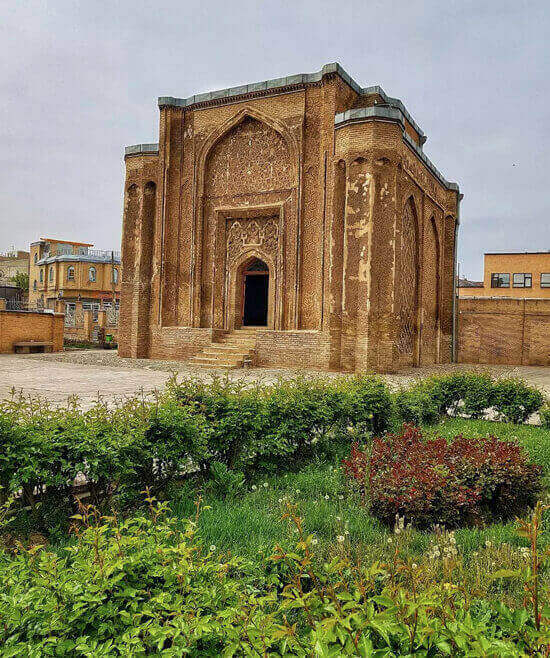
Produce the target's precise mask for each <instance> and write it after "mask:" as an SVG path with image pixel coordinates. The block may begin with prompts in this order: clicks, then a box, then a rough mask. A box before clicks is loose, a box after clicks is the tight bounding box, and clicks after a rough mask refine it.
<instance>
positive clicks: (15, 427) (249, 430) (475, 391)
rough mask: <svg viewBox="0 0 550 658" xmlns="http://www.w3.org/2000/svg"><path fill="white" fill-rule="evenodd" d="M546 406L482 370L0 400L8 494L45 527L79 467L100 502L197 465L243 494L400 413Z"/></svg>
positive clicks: (521, 416)
mask: <svg viewBox="0 0 550 658" xmlns="http://www.w3.org/2000/svg"><path fill="white" fill-rule="evenodd" d="M542 403H543V397H542V395H541V394H540V393H539V392H538V391H537V390H536V389H534V388H532V387H529V386H527V385H525V384H524V383H523V382H521V381H517V380H512V379H505V380H492V379H491V378H490V377H488V376H487V375H479V374H473V373H458V374H453V375H448V376H444V377H433V378H429V379H427V380H424V381H421V382H419V383H418V384H416V385H415V386H413V387H411V388H410V389H408V390H406V391H402V392H399V393H397V394H395V395H392V394H391V393H390V391H389V389H388V387H387V386H386V384H385V383H384V382H383V381H382V380H381V379H379V378H377V377H373V376H368V377H367V376H365V377H351V378H335V379H327V378H319V379H306V378H297V379H294V380H286V381H279V382H277V383H275V384H273V385H271V386H259V385H256V386H245V385H243V384H239V383H234V382H230V381H228V380H222V379H219V380H214V381H212V382H210V383H204V382H200V381H195V380H192V379H190V380H185V381H183V382H180V383H176V382H175V381H172V382H171V383H170V385H169V386H168V387H167V390H166V392H165V394H163V395H162V396H160V397H159V398H158V399H157V400H154V401H146V400H144V399H140V398H135V399H132V400H129V401H127V402H125V403H123V404H119V405H115V406H111V405H108V404H104V403H102V402H101V401H100V402H98V403H97V404H96V405H94V406H93V407H92V408H91V409H89V410H86V411H84V410H82V409H80V408H79V407H78V406H77V405H76V404H69V405H68V406H67V407H65V408H61V409H60V408H56V407H54V406H50V405H47V404H44V403H36V402H33V401H29V400H27V399H23V398H14V399H11V400H8V401H4V402H3V403H0V503H1V502H2V495H6V493H8V492H10V491H20V492H21V496H20V499H19V500H20V504H21V507H22V508H24V509H25V510H26V511H25V514H29V513H30V514H31V515H32V517H33V525H37V524H38V525H42V526H43V527H45V528H47V527H52V526H55V525H56V524H57V523H58V522H59V521H60V520H63V519H67V518H68V516H69V515H70V513H71V512H72V511H74V505H75V502H74V497H73V485H74V482H75V480H77V478H79V477H81V476H83V477H84V478H85V480H86V482H87V486H88V489H89V492H90V496H91V501H92V502H93V503H94V504H95V505H98V506H99V507H102V506H105V505H108V506H110V505H113V504H114V503H115V502H117V500H118V502H120V503H121V504H124V505H126V504H128V503H130V502H131V501H132V500H133V499H136V498H139V496H140V493H141V492H142V491H143V490H145V489H146V488H147V489H149V490H150V491H152V492H153V493H156V492H158V491H160V490H162V489H164V488H166V487H167V486H168V485H169V484H170V482H172V481H173V480H174V479H176V478H180V477H181V476H182V475H183V474H185V473H187V472H189V471H193V470H198V471H199V473H200V474H201V475H202V476H203V477H204V478H205V479H206V480H208V479H216V478H217V480H218V483H217V486H219V487H220V488H225V489H226V490H228V491H229V490H231V491H234V490H235V488H236V485H235V483H236V482H239V481H240V480H241V479H242V478H253V477H256V476H257V475H258V474H259V473H260V472H265V471H268V472H269V471H281V470H285V469H294V468H299V467H301V466H303V465H304V464H306V463H308V462H310V461H312V460H314V459H327V458H333V459H334V458H335V456H337V455H342V454H343V452H347V449H348V448H349V444H350V442H351V439H352V438H353V437H357V436H364V435H365V434H371V435H377V436H380V435H383V434H384V432H386V431H387V430H388V429H390V428H391V426H392V425H395V424H396V421H397V422H398V423H399V424H400V423H402V422H403V421H406V422H411V423H415V424H427V423H431V422H434V421H435V420H437V418H438V417H439V416H440V415H441V414H443V413H450V414H453V413H457V412H462V413H466V414H468V415H470V416H472V417H474V418H477V417H479V416H480V415H482V414H483V413H484V411H485V410H486V409H487V408H494V409H496V411H497V413H498V414H499V415H500V416H501V417H502V418H504V419H506V420H511V421H513V422H521V421H524V420H525V419H526V418H527V417H528V416H529V415H530V414H531V413H533V412H534V411H536V410H538V409H539V408H540V407H541V406H542ZM543 418H546V416H544V414H543ZM213 465H215V466H214V468H213ZM224 467H225V470H224ZM227 469H229V470H230V471H231V472H232V473H235V474H236V477H235V478H233V477H232V476H231V475H227V473H226V471H227ZM241 476H242V477H241ZM224 483H225V484H224ZM115 497H116V499H117V500H115Z"/></svg>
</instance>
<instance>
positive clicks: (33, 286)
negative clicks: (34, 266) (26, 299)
mask: <svg viewBox="0 0 550 658" xmlns="http://www.w3.org/2000/svg"><path fill="white" fill-rule="evenodd" d="M32 289H33V290H34V292H36V279H35V280H34V283H33V284H32Z"/></svg>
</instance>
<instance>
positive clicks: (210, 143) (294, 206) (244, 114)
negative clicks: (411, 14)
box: [191, 106, 301, 329]
mask: <svg viewBox="0 0 550 658" xmlns="http://www.w3.org/2000/svg"><path fill="white" fill-rule="evenodd" d="M245 119H253V120H255V121H259V122H261V123H263V124H265V125H267V126H268V127H270V128H271V129H272V130H274V131H275V132H276V133H277V134H279V135H280V136H281V137H282V139H283V140H284V142H285V144H286V145H287V148H288V153H289V165H290V167H291V179H292V181H293V182H292V190H293V192H292V196H293V197H294V198H292V199H291V198H288V199H286V200H284V199H281V200H280V201H277V202H275V203H273V204H270V205H271V206H273V207H275V206H276V207H278V214H279V215H280V218H281V221H280V234H279V235H280V242H281V247H282V241H283V240H286V239H288V237H289V236H291V235H293V234H295V238H293V239H295V240H296V247H295V251H296V253H295V254H294V255H293V257H292V258H291V259H286V258H285V259H284V262H283V258H282V256H281V258H278V260H277V263H276V264H273V265H270V268H271V269H270V272H269V274H270V277H271V278H270V294H274V295H275V298H274V304H273V305H271V308H272V309H273V311H272V312H273V313H274V315H273V316H272V317H271V325H270V326H274V327H275V328H281V327H280V325H281V322H282V316H283V310H282V309H281V308H279V306H280V300H281V299H282V297H281V295H280V291H279V288H280V287H281V285H282V283H281V282H282V278H283V276H286V274H283V270H285V271H286V268H287V267H290V268H291V269H292V270H293V274H292V275H291V278H292V279H293V281H292V282H290V281H289V282H288V283H289V284H290V285H291V287H292V289H294V295H293V299H292V301H291V302H290V304H289V308H288V310H285V312H284V315H285V318H286V317H288V318H293V320H290V322H293V324H294V325H296V326H297V322H298V318H297V308H298V287H299V279H300V273H299V254H298V249H299V246H298V242H299V235H300V200H301V173H300V172H301V158H300V143H299V137H297V136H296V135H295V134H293V131H292V130H291V129H290V128H289V126H287V125H286V124H285V123H284V122H282V121H280V120H278V119H276V118H273V117H270V116H268V115H266V114H264V113H263V112H261V111H259V110H257V109H256V108H252V107H250V106H246V107H244V108H242V109H241V110H239V111H238V112H236V113H235V114H234V115H232V116H231V117H229V118H228V119H227V120H226V121H224V122H223V123H222V124H221V125H220V126H218V127H217V128H215V129H214V130H213V131H212V132H211V133H210V134H209V135H208V137H207V138H206V139H205V141H204V143H203V144H202V145H201V146H200V148H199V151H198V155H197V157H196V160H195V171H196V183H195V186H194V191H193V201H194V202H193V209H194V216H193V237H192V242H193V246H192V249H193V257H192V259H193V265H192V267H193V274H192V279H193V282H192V293H191V294H192V299H193V302H192V304H193V311H192V313H193V317H194V322H195V323H196V324H197V326H205V325H204V324H202V321H201V314H202V313H203V310H202V303H203V302H202V299H201V278H202V268H203V267H204V265H203V262H202V260H203V259H202V254H201V251H202V243H203V239H204V231H205V217H204V214H205V196H204V191H205V184H206V171H207V165H208V157H209V155H210V153H211V151H212V149H213V148H214V146H215V145H216V144H217V143H218V142H219V141H220V140H221V139H223V137H224V136H225V135H227V134H228V133H229V132H230V131H231V130H232V129H233V128H235V127H236V126H239V125H240V124H241V123H242V122H243V121H244V120H245ZM249 209H250V206H248V205H245V204H243V205H242V207H241V206H235V207H232V208H231V212H232V213H233V214H235V213H238V212H239V211H248V210H249ZM283 209H284V210H283ZM215 215H216V220H215V221H216V228H215V231H216V238H215V240H216V242H218V241H219V240H221V239H222V233H224V231H225V229H223V230H221V229H220V226H219V221H218V220H219V217H221V214H220V213H219V212H218V211H217V210H216V211H215ZM283 217H284V219H283ZM283 224H284V226H283ZM283 233H284V235H283ZM259 257H260V258H262V260H265V258H263V257H262V256H261V255H260V256H259ZM294 261H295V262H294ZM266 262H267V261H266ZM275 275H276V277H277V279H275V278H274V277H275ZM214 279H215V276H214V277H213V283H212V286H213V288H212V292H211V302H212V304H213V303H214V299H215V295H216V293H215V291H214V285H215V284H214ZM294 279H295V281H294ZM272 281H273V286H271V282H272ZM229 285H231V281H229V282H228V281H226V285H225V291H224V293H225V302H226V303H225V307H226V308H225V310H224V316H225V317H224V325H225V328H226V329H231V325H232V323H231V320H232V318H233V317H234V316H233V315H232V314H231V312H230V313H229V315H228V314H227V308H228V307H230V306H231V303H232V302H231V293H230V291H229V289H228V286H229ZM271 288H273V291H271ZM209 312H210V317H211V319H212V326H215V325H216V320H215V319H214V309H213V307H212V308H211V309H209ZM270 312H271V311H270ZM268 319H269V318H268ZM285 321H286V320H285Z"/></svg>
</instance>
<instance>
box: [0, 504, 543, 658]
mask: <svg viewBox="0 0 550 658" xmlns="http://www.w3.org/2000/svg"><path fill="white" fill-rule="evenodd" d="M150 502H151V501H150ZM287 516H290V517H291V518H292V519H293V522H294V523H295V525H296V530H297V533H298V534H297V536H298V541H297V544H296V547H295V549H294V550H292V551H289V552H286V551H284V550H283V549H282V548H280V547H276V548H275V551H274V554H273V555H272V556H271V557H270V558H269V559H268V561H267V564H266V565H265V566H262V567H261V568H260V569H258V568H257V567H256V568H254V565H252V564H251V563H248V562H245V561H242V560H239V559H237V558H234V557H229V556H225V555H222V554H220V553H219V552H218V551H217V549H216V547H215V546H211V547H209V548H207V547H204V546H202V545H201V541H200V538H199V537H198V536H197V534H196V527H195V524H194V522H191V521H187V522H186V523H185V524H182V523H181V521H180V520H179V519H173V518H168V517H165V516H164V514H163V509H162V508H158V507H156V506H154V505H152V506H151V516H150V517H145V516H143V517H137V518H132V519H129V520H126V521H124V522H119V521H118V520H117V519H116V518H114V517H112V516H111V517H110V518H108V519H103V520H97V522H96V520H95V514H94V511H93V510H90V509H85V510H83V513H82V514H81V517H80V518H81V519H82V521H83V522H84V525H85V527H84V528H83V529H80V530H79V531H78V533H77V539H76V541H75V543H74V544H73V545H71V546H68V547H66V548H65V549H63V550H61V551H58V552H57V553H55V552H51V551H48V550H44V549H38V548H36V547H35V548H33V549H30V550H28V551H26V550H24V549H20V550H19V551H18V552H17V553H16V554H14V555H12V556H9V555H7V554H6V553H1V552H0V618H1V619H2V624H0V646H1V655H2V656H6V657H7V656H42V655H44V656H46V655H55V656H67V657H68V656H71V657H75V658H79V657H84V656H146V655H151V656H153V655H155V656H157V655H163V656H182V655H189V656H196V657H198V656H235V655H238V656H267V655H270V656H271V655H273V656H283V655H284V656H295V657H300V658H305V657H306V656H313V655H319V656H401V655H409V656H410V655H422V656H438V655H452V656H474V655H475V656H478V655H484V656H499V655H501V656H518V657H519V656H525V655H544V651H545V649H544V647H545V644H547V642H548V633H549V632H550V629H549V620H548V611H547V609H546V608H542V609H541V613H540V614H537V615H535V612H536V610H535V612H531V611H530V610H527V609H525V608H520V609H518V610H513V609H510V608H508V607H507V606H505V605H504V604H503V603H498V604H496V605H491V604H490V603H488V602H486V601H483V600H481V601H480V600H477V601H473V602H472V601H470V599H469V597H468V596H466V595H464V594H463V593H462V591H461V588H460V586H459V584H458V585H455V584H454V583H453V584H452V585H451V584H450V583H446V584H447V585H448V587H441V586H440V585H439V584H438V583H432V584H431V585H427V586H426V588H421V585H420V581H419V578H418V575H417V574H416V573H415V572H414V565H413V566H412V567H411V565H409V564H408V563H406V562H403V561H401V560H399V559H398V558H396V559H395V560H394V562H393V563H392V564H390V565H387V566H384V565H380V564H373V565H365V566H364V565H357V564H355V563H353V562H351V561H350V560H349V559H347V558H346V557H345V556H343V555H342V554H341V552H340V556H338V555H336V556H335V557H334V558H333V559H332V560H331V562H330V563H329V564H323V563H322V562H320V561H319V560H318V559H317V558H316V555H315V552H314V548H313V543H312V537H311V536H306V535H305V534H304V533H303V530H302V526H301V520H300V519H299V518H298V517H296V516H295V513H294V511H293V510H292V508H289V510H288V513H287ZM495 576H496V577H498V572H497V574H495Z"/></svg>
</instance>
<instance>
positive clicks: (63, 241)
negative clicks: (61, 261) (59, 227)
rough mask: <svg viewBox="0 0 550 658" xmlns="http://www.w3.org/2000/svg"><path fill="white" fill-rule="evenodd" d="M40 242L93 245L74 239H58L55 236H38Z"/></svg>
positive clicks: (81, 245) (82, 245)
mask: <svg viewBox="0 0 550 658" xmlns="http://www.w3.org/2000/svg"><path fill="white" fill-rule="evenodd" d="M40 242H57V243H58V244H74V245H76V246H77V247H93V246H94V245H93V244H90V243H89V242H75V241H74V240H58V239H57V238H40Z"/></svg>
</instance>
